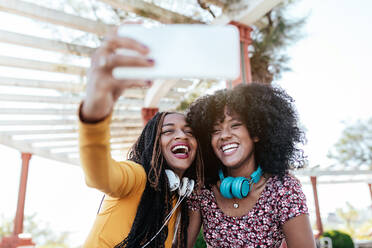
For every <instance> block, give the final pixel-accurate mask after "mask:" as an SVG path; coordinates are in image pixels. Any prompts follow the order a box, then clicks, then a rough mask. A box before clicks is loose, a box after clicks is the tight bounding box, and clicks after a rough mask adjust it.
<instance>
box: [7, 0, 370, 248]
mask: <svg viewBox="0 0 372 248" xmlns="http://www.w3.org/2000/svg"><path fill="white" fill-rule="evenodd" d="M371 9H372V2H371V1H370V0H358V1H348V0H338V1H336V0H333V1H331V0H302V2H301V3H300V4H298V5H297V6H296V7H295V9H294V10H293V12H294V14H295V15H301V14H309V18H308V21H307V25H306V27H305V34H306V37H305V38H304V39H302V40H301V41H299V42H298V43H297V44H296V45H295V46H293V47H291V48H290V49H289V50H288V52H289V55H290V57H291V58H292V60H291V63H290V67H291V68H292V71H291V72H287V73H285V74H284V76H283V78H282V79H281V80H280V81H279V84H280V85H281V86H282V87H284V88H285V89H286V90H287V91H288V92H289V94H290V95H292V96H293V97H294V99H295V100H296V105H297V107H298V110H299V114H300V118H301V121H302V123H303V124H304V126H305V127H306V128H307V130H308V132H307V138H308V144H307V145H306V146H305V151H306V153H307V155H308V156H309V161H310V165H311V166H315V165H317V164H320V165H321V166H328V165H330V164H331V163H332V162H331V161H328V160H327V158H326V154H327V152H328V150H329V149H330V148H331V147H332V145H333V144H334V143H335V142H336V141H337V139H338V138H339V137H340V134H341V130H342V129H343V127H344V124H342V122H345V121H346V122H349V123H350V122H352V121H354V120H357V119H366V118H368V117H370V116H372V110H371V106H372V98H371V97H370V94H371V92H372V82H371V78H370V71H371V70H370V68H369V67H370V64H371V62H370V57H371V55H372V46H371V44H372V32H371V31H372V30H371V28H370V24H371V23H372V15H370V10H371ZM2 25H4V22H3V24H2ZM1 28H2V27H1ZM0 51H1V50H0ZM1 54H3V55H6V54H4V53H3V51H1ZM0 157H1V158H2V159H1V160H2V161H3V163H2V164H1V165H0V198H1V199H2V200H1V204H0V215H4V216H6V217H8V218H13V217H14V215H15V209H16V204H17V192H18V186H19V177H20V166H21V160H20V154H19V153H18V152H17V151H15V150H13V149H10V148H7V147H4V146H0ZM303 188H304V192H305V194H306V195H307V198H308V205H309V208H310V211H311V217H312V219H313V218H314V217H315V213H314V203H313V195H312V189H311V187H310V185H304V186H303ZM318 191H319V200H320V206H321V211H322V214H323V215H325V216H326V214H327V213H328V212H332V211H335V209H336V208H341V207H345V206H346V201H349V202H351V203H352V205H354V206H355V207H357V208H359V209H365V208H366V207H367V206H369V205H370V204H371V199H370V195H369V192H368V188H367V185H366V184H361V183H358V184H346V185H319V186H318ZM335 192H337V193H338V192H342V195H341V196H342V197H336V198H335V197H334V193H335ZM356 192H357V193H356ZM101 196H102V194H101V193H99V192H97V191H95V190H92V189H89V188H87V187H86V186H85V183H84V180H83V175H82V171H81V169H80V168H79V167H76V166H71V165H67V164H62V163H58V162H55V161H51V160H47V159H43V158H39V157H37V156H34V157H33V158H32V159H31V163H30V171H29V178H28V188H27V199H26V209H25V213H26V215H27V214H33V213H35V212H36V213H37V217H38V219H39V220H41V222H43V223H46V222H47V223H49V225H50V227H51V228H52V229H53V230H55V231H56V232H58V231H70V232H71V233H72V234H71V235H70V238H71V239H70V240H71V243H72V244H74V245H78V244H81V243H82V242H83V240H84V238H85V236H86V235H87V233H88V231H89V229H90V226H91V224H92V222H93V220H94V217H95V214H96V211H97V209H98V206H99V202H100V200H101Z"/></svg>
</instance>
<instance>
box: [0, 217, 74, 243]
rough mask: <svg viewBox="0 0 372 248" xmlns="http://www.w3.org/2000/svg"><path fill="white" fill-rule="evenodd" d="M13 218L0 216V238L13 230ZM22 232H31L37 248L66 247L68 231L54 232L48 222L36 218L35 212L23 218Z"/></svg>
mask: <svg viewBox="0 0 372 248" xmlns="http://www.w3.org/2000/svg"><path fill="white" fill-rule="evenodd" d="M13 227H14V224H13V219H9V218H6V217H4V216H3V215H2V216H0V239H1V238H2V237H4V236H9V235H11V234H12V232H13ZM24 232H25V233H29V234H31V237H32V240H33V241H34V242H35V243H36V244H37V245H38V247H39V248H57V247H58V248H68V247H70V246H69V245H68V237H69V233H68V232H62V233H58V234H56V233H54V232H53V231H52V228H51V227H50V226H49V224H46V223H44V222H42V221H40V220H37V218H36V214H33V215H26V216H25V218H24Z"/></svg>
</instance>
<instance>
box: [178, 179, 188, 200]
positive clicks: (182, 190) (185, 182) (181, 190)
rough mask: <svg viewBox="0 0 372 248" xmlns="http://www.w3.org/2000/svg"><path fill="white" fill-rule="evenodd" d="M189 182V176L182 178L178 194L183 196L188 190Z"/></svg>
mask: <svg viewBox="0 0 372 248" xmlns="http://www.w3.org/2000/svg"><path fill="white" fill-rule="evenodd" d="M188 184H189V179H188V178H187V177H183V178H182V182H181V186H180V187H179V188H178V195H179V196H183V195H185V194H186V192H187V187H188Z"/></svg>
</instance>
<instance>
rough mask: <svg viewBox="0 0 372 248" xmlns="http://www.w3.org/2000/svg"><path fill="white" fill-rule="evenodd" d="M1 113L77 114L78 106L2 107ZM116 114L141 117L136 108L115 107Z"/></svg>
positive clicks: (131, 117) (128, 117) (126, 117)
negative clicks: (49, 107)
mask: <svg viewBox="0 0 372 248" xmlns="http://www.w3.org/2000/svg"><path fill="white" fill-rule="evenodd" d="M0 114H3V115H57V116H64V115H71V116H76V115H77V106H76V108H66V109H47V108H40V109H36V108H27V109H26V108H0ZM114 115H117V116H118V117H122V118H124V117H125V119H139V118H141V114H140V112H139V111H134V110H122V109H114Z"/></svg>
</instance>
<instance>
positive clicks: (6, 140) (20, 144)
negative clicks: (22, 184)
mask: <svg viewBox="0 0 372 248" xmlns="http://www.w3.org/2000/svg"><path fill="white" fill-rule="evenodd" d="M0 144H3V145H5V146H8V147H11V148H13V149H16V150H18V151H20V152H26V153H31V154H33V155H36V156H40V157H44V158H48V159H52V160H56V161H59V162H63V163H67V164H71V165H79V163H78V160H76V159H73V158H69V157H68V156H65V155H62V154H51V153H50V152H49V151H47V150H43V149H40V148H35V147H32V146H31V145H30V144H29V143H27V142H24V141H16V140H13V139H12V138H11V137H10V136H8V135H5V134H2V133H1V134H0Z"/></svg>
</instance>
